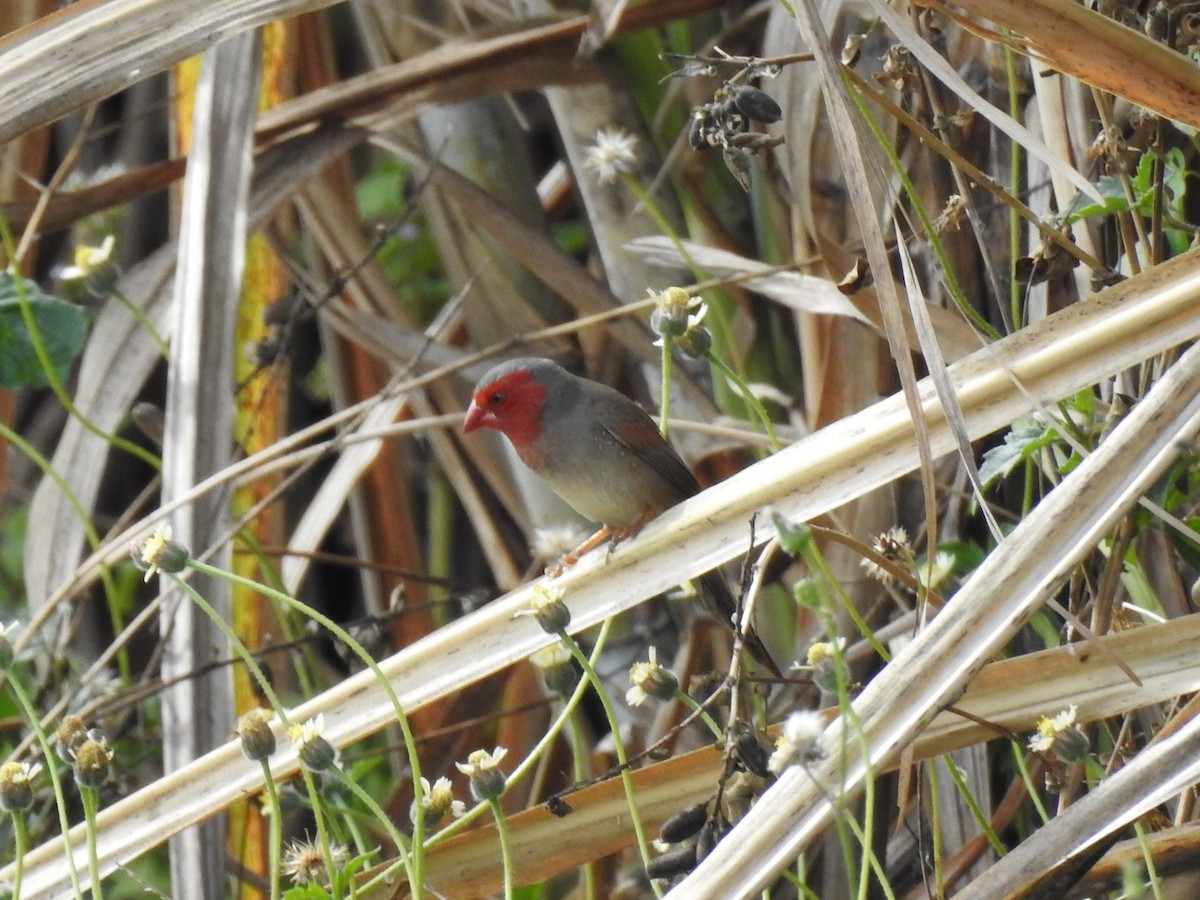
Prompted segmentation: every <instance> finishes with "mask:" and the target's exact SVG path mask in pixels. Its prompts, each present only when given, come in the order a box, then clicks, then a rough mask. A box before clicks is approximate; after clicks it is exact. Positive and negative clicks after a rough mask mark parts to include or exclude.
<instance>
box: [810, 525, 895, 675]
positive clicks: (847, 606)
mask: <svg viewBox="0 0 1200 900" xmlns="http://www.w3.org/2000/svg"><path fill="white" fill-rule="evenodd" d="M800 554H801V556H803V557H804V562H805V563H806V564H807V565H808V567H809V570H810V571H812V572H820V573H821V577H822V578H823V579H824V580H825V583H826V584H827V585H828V586H829V587H830V589H832V590H833V592H834V593H835V594H836V595H837V598H838V601H839V602H840V603H841V605H842V608H843V609H844V610H845V611H846V615H848V616H849V617H850V620H851V621H852V622H854V626H855V627H856V628H857V629H858V631H859V633H860V634H861V635H862V636H863V637H864V638H866V640H867V643H869V644H870V645H871V647H872V648H873V649H874V650H875V652H876V653H878V654H879V657H880V659H882V660H883V661H884V662H890V661H891V659H892V654H890V653H889V652H888V650H887V648H886V647H885V646H883V644H881V643H880V642H879V639H878V638H877V637H875V632H873V631H872V630H871V627H870V626H869V625H868V624H867V622H866V620H865V619H864V618H863V617H862V615H861V614H860V613H859V611H858V609H857V607H855V605H854V602H853V601H852V600H851V599H850V598H849V597H847V596H846V592H845V591H844V590H842V586H841V584H840V583H839V582H838V580H837V578H836V577H835V576H834V574H833V571H832V570H831V569H830V568H829V564H828V563H827V562H825V557H824V555H823V554H822V553H821V551H820V550H818V549H817V545H816V543H815V542H814V541H805V542H804V546H803V547H802V548H801V551H800ZM835 632H836V628H835V629H834V631H833V632H831V633H835Z"/></svg>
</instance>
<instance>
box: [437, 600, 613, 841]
mask: <svg viewBox="0 0 1200 900" xmlns="http://www.w3.org/2000/svg"><path fill="white" fill-rule="evenodd" d="M611 630H612V619H605V620H604V623H603V624H602V625H601V626H600V631H599V633H598V634H597V635H596V642H595V645H594V646H593V647H592V656H591V662H592V665H593V666H594V665H595V664H596V661H597V660H599V659H600V654H601V652H602V651H603V650H604V645H605V644H606V643H608V634H609V632H610V631H611ZM587 689H588V680H587V679H586V678H584V679H581V680H580V682H579V684H578V685H576V686H575V691H574V693H572V694H571V699H569V700H568V701H567V702H566V703H565V704H564V705H563V708H562V712H560V713H559V714H558V717H557V718H556V719H555V720H554V722H553V724H552V725H551V726H550V728H548V729H547V730H546V733H545V734H543V735H542V737H541V738H540V739H539V740H538V742H537V744H535V745H534V748H533V749H532V750H531V751H529V755H528V756H526V757H525V759H523V760H522V761H521V764H520V765H519V766H517V767H516V768H515V769H514V770H513V772H512V774H511V775H509V776H508V779H507V780H506V781H505V782H504V790H505V791H509V790H511V789H512V787H513V785H516V784H519V783H520V782H521V780H522V779H523V778H524V777H525V776H526V775H528V774H529V773H530V772H531V771H533V768H534V766H536V765H537V761H538V760H539V759H540V758H541V756H542V754H543V753H545V752H546V750H548V749H549V747H550V745H551V744H552V743H553V742H554V740H555V738H557V737H558V735H559V734H560V733H561V732H562V729H563V728H564V727H565V726H566V724H567V722H568V721H569V720H570V719H571V717H572V716H573V715H574V713H575V710H576V708H577V707H578V706H579V704H580V703H581V702H582V701H583V696H584V694H586V693H587ZM486 808H487V807H486V805H485V804H483V803H480V804H479V805H478V806H476V807H474V808H473V809H471V810H469V811H468V812H467V813H466V814H465V815H463V816H460V817H459V818H458V819H456V820H455V821H454V822H453V823H451V824H450V825H447V826H446V827H445V828H443V829H442V830H441V831H439V832H438V833H437V834H435V835H433V837H431V838H430V839H429V842H428V844H427V846H429V847H432V846H434V845H435V844H439V843H441V842H442V841H444V840H446V839H447V838H449V837H451V836H452V835H454V834H457V833H458V832H460V831H462V830H464V829H465V828H467V827H468V826H469V825H470V824H471V823H472V822H474V821H475V820H476V819H477V818H479V816H481V815H482V814H483V811H484V810H485V809H486Z"/></svg>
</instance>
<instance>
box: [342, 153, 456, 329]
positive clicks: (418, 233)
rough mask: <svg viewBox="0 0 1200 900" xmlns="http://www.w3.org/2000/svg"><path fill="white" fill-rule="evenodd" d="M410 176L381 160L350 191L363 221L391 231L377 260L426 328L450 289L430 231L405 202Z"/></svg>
mask: <svg viewBox="0 0 1200 900" xmlns="http://www.w3.org/2000/svg"><path fill="white" fill-rule="evenodd" d="M410 178H411V174H410V173H409V170H408V167H407V166H406V165H405V164H404V163H403V162H401V161H400V160H397V159H380V160H378V161H377V162H376V163H375V166H374V168H372V169H371V171H370V172H368V173H367V174H366V175H364V176H363V177H362V178H360V179H359V181H358V183H357V184H356V185H355V188H354V199H355V202H356V204H357V206H358V211H359V213H360V214H361V215H362V217H363V219H364V220H365V221H367V222H375V223H378V224H380V225H381V226H382V227H387V228H390V229H392V231H393V233H392V235H391V236H390V237H389V238H388V239H387V240H386V241H385V242H384V244H383V246H382V247H381V248H380V250H379V254H378V255H377V256H376V257H375V261H376V262H377V263H378V264H379V266H380V267H381V268H382V269H383V271H384V273H385V274H386V275H387V277H388V280H389V281H390V282H391V283H392V284H393V285H395V286H396V287H397V289H398V290H397V294H398V295H399V297H400V298H401V300H403V301H404V303H405V305H406V306H407V308H408V312H409V314H410V315H411V316H412V317H413V319H414V320H416V321H417V322H418V323H420V324H422V325H424V324H427V323H428V322H429V321H431V320H432V319H433V317H434V316H435V315H436V314H437V312H438V310H440V309H441V308H442V305H443V304H444V303H445V302H446V299H447V298H448V297H449V296H450V286H449V283H448V282H447V281H446V278H445V276H444V275H443V274H442V265H441V261H440V258H439V256H438V251H437V245H436V244H435V242H434V240H433V237H432V235H430V233H429V229H428V228H426V227H425V225H424V222H422V221H420V220H418V219H417V218H416V217H414V216H412V215H411V214H410V213H411V210H410V209H409V203H408V200H407V199H406V197H407V193H408V191H407V188H408V184H409V179H410Z"/></svg>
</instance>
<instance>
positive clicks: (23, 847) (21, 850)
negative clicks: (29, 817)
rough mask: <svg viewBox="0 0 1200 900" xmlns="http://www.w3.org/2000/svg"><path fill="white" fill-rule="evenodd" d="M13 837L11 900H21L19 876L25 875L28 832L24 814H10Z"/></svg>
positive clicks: (19, 812) (18, 812)
mask: <svg viewBox="0 0 1200 900" xmlns="http://www.w3.org/2000/svg"><path fill="white" fill-rule="evenodd" d="M12 820H13V836H14V838H15V842H16V849H15V852H16V858H15V859H14V860H13V888H12V900H21V876H22V875H24V874H25V852H26V851H27V850H28V849H29V830H28V829H27V828H26V826H25V813H23V812H21V811H20V810H16V809H14V810H13V812H12Z"/></svg>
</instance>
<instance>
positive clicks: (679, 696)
mask: <svg viewBox="0 0 1200 900" xmlns="http://www.w3.org/2000/svg"><path fill="white" fill-rule="evenodd" d="M675 699H676V700H678V701H679V702H680V703H682V704H683V705H684V706H686V707H687V708H688V709H690V710H691V711H692V712H698V713H700V721H702V722H703V723H704V724H705V725H707V726H708V730H709V731H711V732H712V733H713V736H714V737H716V739H717V740H718V741H723V740H725V732H723V731H722V730H721V727H720V726H719V725H718V724H717V723H716V722H715V721H714V720H713V717H712V716H710V715H709V714H708V710H706V709H705V708H704V707H703V706H701V705H700V704H699V703H697V702H696V701H695V700H693V699H692V698H691V697H689V696H688V695H687V694H686V693H685V692H684V691H682V690H677V691H676V692H675Z"/></svg>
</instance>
